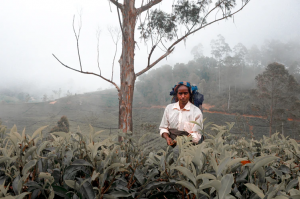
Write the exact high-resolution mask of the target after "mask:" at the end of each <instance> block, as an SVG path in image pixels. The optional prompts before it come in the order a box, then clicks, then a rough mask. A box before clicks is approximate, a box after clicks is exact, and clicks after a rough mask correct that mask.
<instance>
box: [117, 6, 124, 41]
mask: <svg viewBox="0 0 300 199" xmlns="http://www.w3.org/2000/svg"><path fill="white" fill-rule="evenodd" d="M121 11H122V9H121ZM117 12H118V19H119V24H120V28H121V31H122V35H123V41H125V33H124V30H123V26H122V22H121V18H120V13H119V8H118V7H117Z"/></svg>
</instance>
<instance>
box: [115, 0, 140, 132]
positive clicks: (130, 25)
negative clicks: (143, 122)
mask: <svg viewBox="0 0 300 199" xmlns="http://www.w3.org/2000/svg"><path fill="white" fill-rule="evenodd" d="M122 14H123V27H122V28H123V30H122V55H121V58H120V80H121V85H120V87H121V88H120V92H119V128H120V129H122V130H123V132H124V133H125V132H127V131H132V130H133V128H132V102H133V91H134V84H135V79H136V76H135V73H134V45H135V41H134V30H135V24H136V9H135V7H134V1H132V0H124V10H123V12H122Z"/></svg>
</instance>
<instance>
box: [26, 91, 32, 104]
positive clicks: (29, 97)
mask: <svg viewBox="0 0 300 199" xmlns="http://www.w3.org/2000/svg"><path fill="white" fill-rule="evenodd" d="M30 99H31V96H30V95H29V94H28V93H27V94H26V96H25V102H26V103H28V102H29V100H30Z"/></svg>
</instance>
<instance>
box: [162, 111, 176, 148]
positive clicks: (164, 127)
mask: <svg viewBox="0 0 300 199" xmlns="http://www.w3.org/2000/svg"><path fill="white" fill-rule="evenodd" d="M168 116H169V111H168V107H166V109H165V111H164V115H163V118H162V120H161V123H160V125H159V130H160V136H161V137H163V138H165V139H166V141H167V144H168V145H173V144H175V143H176V141H173V140H172V139H171V138H170V136H169V117H168Z"/></svg>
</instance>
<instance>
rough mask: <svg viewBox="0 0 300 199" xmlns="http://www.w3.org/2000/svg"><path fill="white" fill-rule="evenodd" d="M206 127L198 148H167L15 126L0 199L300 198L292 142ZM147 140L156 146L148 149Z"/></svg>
mask: <svg viewBox="0 0 300 199" xmlns="http://www.w3.org/2000/svg"><path fill="white" fill-rule="evenodd" d="M208 126H209V124H207V125H205V129H206V132H203V133H204V134H205V135H206V137H207V139H206V140H205V141H204V142H203V143H202V144H200V145H193V144H192V143H191V142H190V138H188V137H179V138H178V139H177V147H176V148H174V149H172V148H171V147H164V146H165V145H161V144H159V143H158V142H157V139H162V138H157V137H153V135H151V134H150V135H149V134H144V136H142V137H141V138H140V139H139V140H135V139H134V136H133V135H132V134H131V133H130V132H129V133H127V134H124V133H120V134H119V135H114V136H111V137H109V138H107V139H105V140H101V139H100V137H101V134H102V133H103V131H99V132H95V131H94V129H93V128H92V127H91V129H90V132H89V133H87V134H84V133H82V132H81V131H80V129H79V128H78V131H77V132H76V133H75V134H72V133H65V132H53V133H51V136H52V138H53V140H45V138H44V135H43V134H42V130H43V129H45V128H46V126H44V127H41V128H39V129H38V130H36V131H35V132H34V133H33V134H32V136H29V135H28V134H26V133H25V129H24V130H23V132H22V133H21V134H19V133H18V132H17V127H16V126H14V127H13V128H12V129H11V130H10V133H7V134H6V137H5V138H4V137H2V139H1V141H0V145H1V148H0V149H1V150H0V151H1V157H0V164H1V168H2V169H1V173H0V190H1V192H0V194H1V196H0V197H4V198H24V197H27V198H28V197H29V196H28V195H29V194H31V196H30V197H31V198H32V199H34V198H50V199H52V198H119V197H126V198H178V197H179V198H220V199H221V198H222V199H223V198H265V197H268V198H298V197H300V190H299V185H298V184H299V179H298V176H299V167H298V165H299V160H300V157H299V155H300V148H299V144H298V143H297V142H296V141H295V140H294V139H288V138H285V137H284V136H278V133H276V134H273V135H272V137H270V138H267V137H263V139H261V140H253V139H252V140H246V139H239V140H237V139H236V138H235V137H234V136H233V135H231V134H230V129H231V128H232V127H233V123H227V125H226V126H218V125H213V126H212V127H211V128H209V127H208ZM0 128H1V134H2V135H4V132H3V129H5V128H4V127H3V126H1V127H0ZM207 130H209V131H207ZM118 136H122V137H123V141H122V142H120V143H119V142H117V141H115V140H117V137H118ZM151 140H152V141H153V143H156V144H152V145H147V143H149V141H151Z"/></svg>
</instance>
